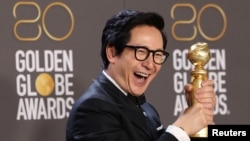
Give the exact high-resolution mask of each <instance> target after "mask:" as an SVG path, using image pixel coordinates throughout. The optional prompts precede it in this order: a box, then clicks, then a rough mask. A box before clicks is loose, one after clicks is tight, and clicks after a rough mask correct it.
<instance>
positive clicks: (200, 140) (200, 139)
mask: <svg viewBox="0 0 250 141" xmlns="http://www.w3.org/2000/svg"><path fill="white" fill-rule="evenodd" d="M190 139H191V141H208V138H207V137H190Z"/></svg>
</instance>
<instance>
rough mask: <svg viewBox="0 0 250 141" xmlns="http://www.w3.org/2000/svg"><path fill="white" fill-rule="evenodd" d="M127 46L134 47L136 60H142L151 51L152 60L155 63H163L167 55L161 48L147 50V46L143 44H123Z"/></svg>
mask: <svg viewBox="0 0 250 141" xmlns="http://www.w3.org/2000/svg"><path fill="white" fill-rule="evenodd" d="M125 47H127V48H131V49H134V51H135V58H136V60H138V61H144V60H146V59H147V58H148V56H149V54H150V52H152V53H153V61H154V63H155V64H158V65H161V64H163V63H164V62H165V61H166V60H167V58H168V56H169V53H168V52H166V51H163V50H155V51H154V50H149V49H148V48H147V47H144V46H132V45H125Z"/></svg>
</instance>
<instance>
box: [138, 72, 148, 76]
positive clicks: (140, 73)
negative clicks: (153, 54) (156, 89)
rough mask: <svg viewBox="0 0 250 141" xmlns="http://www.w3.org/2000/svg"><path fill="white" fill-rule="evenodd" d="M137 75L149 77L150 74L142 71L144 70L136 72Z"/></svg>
mask: <svg viewBox="0 0 250 141" xmlns="http://www.w3.org/2000/svg"><path fill="white" fill-rule="evenodd" d="M136 74H137V75H140V76H142V77H148V76H149V74H145V73H142V72H136Z"/></svg>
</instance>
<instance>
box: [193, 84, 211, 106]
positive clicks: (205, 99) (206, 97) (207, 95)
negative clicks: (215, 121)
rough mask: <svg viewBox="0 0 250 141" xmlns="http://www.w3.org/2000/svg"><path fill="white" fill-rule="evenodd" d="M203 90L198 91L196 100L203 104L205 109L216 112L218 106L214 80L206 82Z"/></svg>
mask: <svg viewBox="0 0 250 141" xmlns="http://www.w3.org/2000/svg"><path fill="white" fill-rule="evenodd" d="M201 85H202V87H201V88H198V89H196V91H195V93H196V94H195V98H196V100H197V101H198V102H199V103H202V104H203V105H204V106H205V108H207V109H210V110H214V107H215V104H216V94H215V91H214V88H213V85H214V82H213V81H212V80H207V81H204V82H203V83H202V84H201Z"/></svg>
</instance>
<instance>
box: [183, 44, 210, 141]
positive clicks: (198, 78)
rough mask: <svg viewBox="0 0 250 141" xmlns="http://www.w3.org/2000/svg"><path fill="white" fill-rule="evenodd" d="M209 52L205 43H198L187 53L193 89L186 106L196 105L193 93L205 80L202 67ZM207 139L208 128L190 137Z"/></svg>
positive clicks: (205, 74)
mask: <svg viewBox="0 0 250 141" xmlns="http://www.w3.org/2000/svg"><path fill="white" fill-rule="evenodd" d="M210 58H211V56H210V51H209V48H208V45H207V43H204V42H198V43H196V44H194V45H192V46H191V47H190V49H189V52H188V59H189V61H190V62H191V63H192V64H193V65H194V69H193V70H192V71H191V84H192V85H193V87H194V89H193V91H192V93H191V96H190V98H191V99H190V100H189V102H190V103H188V105H193V104H194V103H196V100H195V99H194V91H195V90H196V89H197V88H199V87H201V83H202V81H203V80H207V77H208V76H207V71H206V70H205V69H204V66H205V65H206V64H207V62H208V61H209V60H210ZM207 137H208V128H207V127H206V128H203V129H202V130H200V131H199V132H197V133H196V134H194V135H193V136H191V140H192V141H199V140H202V141H204V140H207Z"/></svg>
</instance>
